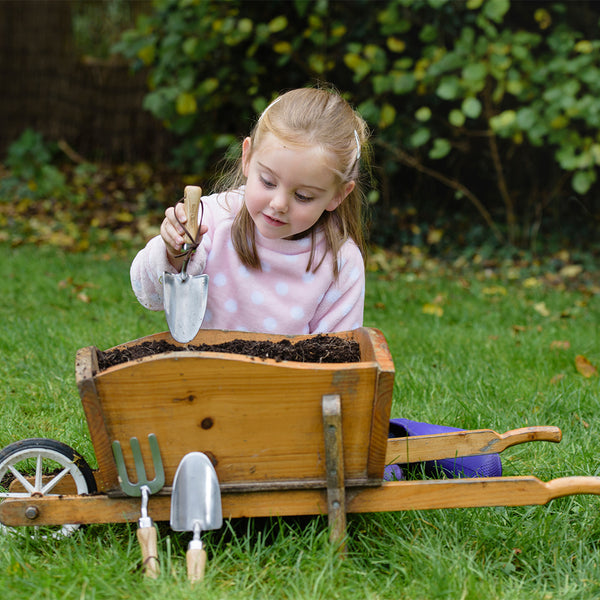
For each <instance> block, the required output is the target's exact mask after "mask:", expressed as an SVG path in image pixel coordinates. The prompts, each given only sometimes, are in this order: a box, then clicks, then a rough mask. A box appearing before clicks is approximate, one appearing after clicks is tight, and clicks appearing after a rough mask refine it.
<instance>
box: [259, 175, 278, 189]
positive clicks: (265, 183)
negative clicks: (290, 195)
mask: <svg viewBox="0 0 600 600" xmlns="http://www.w3.org/2000/svg"><path fill="white" fill-rule="evenodd" d="M260 181H261V183H262V184H263V185H264V186H265V187H268V188H274V187H275V184H274V183H273V182H272V181H269V180H268V179H266V178H265V177H263V176H262V175H261V176H260Z"/></svg>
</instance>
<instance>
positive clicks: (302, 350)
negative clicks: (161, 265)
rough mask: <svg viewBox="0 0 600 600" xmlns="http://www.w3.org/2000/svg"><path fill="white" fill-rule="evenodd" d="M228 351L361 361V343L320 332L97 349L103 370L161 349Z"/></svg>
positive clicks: (301, 359) (278, 358) (282, 357)
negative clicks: (295, 337) (276, 339)
mask: <svg viewBox="0 0 600 600" xmlns="http://www.w3.org/2000/svg"><path fill="white" fill-rule="evenodd" d="M187 351H195V352H227V353H230V354H242V355H244V356H254V357H256V358H271V359H274V360H276V361H278V362H279V361H282V360H290V361H294V362H308V363H346V362H360V346H359V344H358V342H356V341H354V340H345V339H342V338H339V337H335V336H327V335H317V336H315V337H313V338H308V339H305V340H300V341H298V342H296V343H294V344H293V343H292V342H290V341H289V340H281V341H280V342H269V341H256V340H232V341H231V342H224V343H223V344H200V345H199V346H194V345H190V346H184V347H182V346H176V345H174V344H170V343H169V342H166V341H164V340H156V341H152V342H142V343H141V344H138V345H135V346H129V347H127V348H121V349H119V348H115V349H113V350H106V351H104V352H102V351H100V350H99V351H98V367H99V369H100V371H104V370H105V369H108V367H113V366H115V365H119V364H122V363H125V362H128V361H132V360H136V359H138V358H144V357H145V356H153V355H155V354H160V353H162V352H187Z"/></svg>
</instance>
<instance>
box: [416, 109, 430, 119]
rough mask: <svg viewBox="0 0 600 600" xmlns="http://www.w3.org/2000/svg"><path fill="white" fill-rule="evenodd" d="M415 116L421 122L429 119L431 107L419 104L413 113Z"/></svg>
mask: <svg viewBox="0 0 600 600" xmlns="http://www.w3.org/2000/svg"><path fill="white" fill-rule="evenodd" d="M415 118H416V119H417V121H421V122H422V123H424V122H425V121H429V119H431V109H430V108H429V106H421V108H419V109H418V110H417V112H416V113H415Z"/></svg>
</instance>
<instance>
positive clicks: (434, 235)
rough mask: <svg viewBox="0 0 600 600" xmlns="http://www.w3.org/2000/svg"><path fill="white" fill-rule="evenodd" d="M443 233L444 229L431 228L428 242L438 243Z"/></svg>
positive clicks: (428, 233)
mask: <svg viewBox="0 0 600 600" xmlns="http://www.w3.org/2000/svg"><path fill="white" fill-rule="evenodd" d="M443 235H444V230H443V229H430V230H429V231H428V232H427V243H428V244H430V245H432V244H437V243H438V242H439V241H440V240H441V239H442V236H443Z"/></svg>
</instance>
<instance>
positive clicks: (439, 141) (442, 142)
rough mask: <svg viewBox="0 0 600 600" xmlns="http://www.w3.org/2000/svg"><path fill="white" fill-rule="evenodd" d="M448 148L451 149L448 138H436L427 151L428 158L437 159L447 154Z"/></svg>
mask: <svg viewBox="0 0 600 600" xmlns="http://www.w3.org/2000/svg"><path fill="white" fill-rule="evenodd" d="M450 150H452V145H451V144H450V142H449V141H448V140H446V139H444V138H436V139H435V140H434V141H433V148H431V150H430V151H429V158H431V159H433V160H439V159H440V158H444V157H445V156H447V155H448V154H449V153H450Z"/></svg>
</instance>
